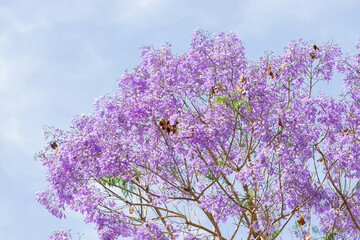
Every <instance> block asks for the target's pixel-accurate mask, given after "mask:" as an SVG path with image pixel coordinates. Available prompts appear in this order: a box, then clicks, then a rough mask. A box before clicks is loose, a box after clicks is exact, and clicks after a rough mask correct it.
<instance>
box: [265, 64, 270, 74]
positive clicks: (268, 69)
mask: <svg viewBox="0 0 360 240" xmlns="http://www.w3.org/2000/svg"><path fill="white" fill-rule="evenodd" d="M266 70H267V72H268V73H269V74H270V72H271V67H270V65H268V66H267V68H266Z"/></svg>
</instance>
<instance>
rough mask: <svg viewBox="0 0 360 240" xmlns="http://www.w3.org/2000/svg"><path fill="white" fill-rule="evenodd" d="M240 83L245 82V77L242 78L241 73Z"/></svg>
mask: <svg viewBox="0 0 360 240" xmlns="http://www.w3.org/2000/svg"><path fill="white" fill-rule="evenodd" d="M240 82H241V83H244V82H245V77H244V74H243V73H242V74H241V77H240Z"/></svg>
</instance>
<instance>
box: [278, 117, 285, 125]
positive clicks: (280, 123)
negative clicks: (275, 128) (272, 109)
mask: <svg viewBox="0 0 360 240" xmlns="http://www.w3.org/2000/svg"><path fill="white" fill-rule="evenodd" d="M278 124H279V126H280V127H283V126H284V125H283V124H282V122H281V119H280V117H279V123H278Z"/></svg>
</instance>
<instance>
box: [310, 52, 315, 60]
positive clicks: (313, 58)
mask: <svg viewBox="0 0 360 240" xmlns="http://www.w3.org/2000/svg"><path fill="white" fill-rule="evenodd" d="M310 57H311V59H312V60H315V59H316V56H315V53H314V52H311V53H310Z"/></svg>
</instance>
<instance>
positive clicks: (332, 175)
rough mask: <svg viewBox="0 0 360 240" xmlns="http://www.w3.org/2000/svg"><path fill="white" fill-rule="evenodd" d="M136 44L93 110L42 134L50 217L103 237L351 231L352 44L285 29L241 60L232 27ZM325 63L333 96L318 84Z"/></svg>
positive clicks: (358, 74) (357, 203)
mask: <svg viewBox="0 0 360 240" xmlns="http://www.w3.org/2000/svg"><path fill="white" fill-rule="evenodd" d="M359 48H360V42H359V43H358V45H357V49H359ZM140 55H141V60H140V62H139V64H138V65H137V66H136V67H135V68H134V69H133V70H131V71H127V72H125V73H124V74H123V75H122V76H121V77H120V79H119V84H118V89H117V91H116V92H115V93H114V94H112V95H107V96H104V97H101V98H99V99H97V100H96V102H95V103H94V111H93V113H92V114H90V115H81V116H77V117H75V118H74V119H73V121H72V125H71V127H70V129H68V130H59V129H52V130H48V131H47V132H46V139H47V141H48V145H47V146H46V147H45V149H44V150H43V151H41V152H39V153H38V158H39V159H41V161H42V163H43V164H44V166H46V167H47V169H48V171H47V181H49V187H48V189H46V190H43V191H41V192H39V193H37V198H38V201H39V202H40V203H41V204H42V205H44V206H45V207H46V208H47V209H48V210H49V211H50V212H51V213H52V214H53V215H55V216H56V217H59V218H61V217H63V212H64V210H65V209H70V210H74V211H78V212H80V213H82V214H83V215H84V217H85V221H86V222H88V223H93V224H95V226H96V230H97V232H98V235H99V238H100V239H102V240H112V239H117V238H118V237H120V236H122V237H130V238H131V239H161V240H165V239H185V240H190V239H221V240H225V239H227V240H230V239H239V237H244V238H245V239H246V238H247V239H259V240H260V239H261V240H270V239H276V238H278V237H279V236H281V234H283V233H284V232H285V230H286V229H291V231H292V232H293V234H295V236H297V237H298V238H301V239H305V238H306V239H307V240H308V239H311V238H313V239H315V238H316V237H320V238H323V239H335V238H336V239H340V238H346V239H358V238H359V237H358V236H360V199H359V197H360V188H359V177H360V136H359V125H360V123H359V119H360V115H359V113H360V54H359V53H355V54H347V55H344V54H342V52H341V49H340V47H339V46H338V45H337V44H334V43H332V42H326V43H322V44H320V43H314V42H306V41H303V40H297V41H291V42H289V43H288V44H287V45H286V47H285V48H284V51H283V52H282V53H281V54H280V55H275V54H273V53H268V54H265V56H264V57H262V58H260V59H259V60H257V61H250V60H248V59H247V58H246V57H245V51H244V46H243V44H242V42H241V41H240V40H239V39H238V37H237V36H236V35H235V34H227V33H218V34H209V33H207V32H204V31H202V30H197V31H196V32H195V33H194V36H193V39H192V41H191V47H190V49H189V50H188V51H187V52H186V53H183V54H173V53H172V51H171V46H170V45H164V46H163V47H161V48H160V49H153V48H152V47H149V46H146V47H143V48H142V49H141V52H140ZM334 72H337V76H341V77H342V79H343V87H344V88H343V93H342V95H341V96H340V97H338V98H334V97H331V96H326V95H325V94H323V93H319V94H318V93H316V92H315V91H314V86H315V84H317V83H318V82H319V81H325V82H327V83H328V84H329V86H331V84H332V81H334V80H333V78H334V77H333V73H334ZM62 234H63V235H64V234H65V235H66V234H67V233H65V232H62ZM55 235H56V234H53V235H52V239H57V238H56V236H55ZM58 235H59V234H58ZM63 235H62V236H63ZM59 236H60V235H59ZM335 236H336V237H335Z"/></svg>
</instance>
